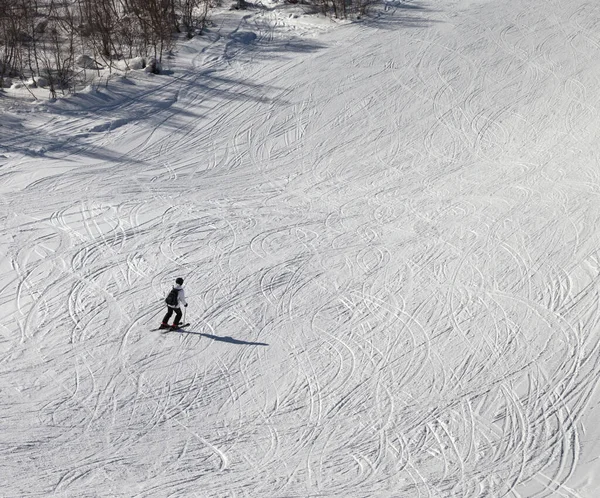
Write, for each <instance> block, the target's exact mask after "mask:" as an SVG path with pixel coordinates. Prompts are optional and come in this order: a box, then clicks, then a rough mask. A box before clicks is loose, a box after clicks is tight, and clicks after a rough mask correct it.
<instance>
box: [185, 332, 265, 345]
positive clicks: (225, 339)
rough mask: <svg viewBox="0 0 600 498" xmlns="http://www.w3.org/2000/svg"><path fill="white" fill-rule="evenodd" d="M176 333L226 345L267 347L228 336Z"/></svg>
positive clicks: (263, 343)
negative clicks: (200, 337)
mask: <svg viewBox="0 0 600 498" xmlns="http://www.w3.org/2000/svg"><path fill="white" fill-rule="evenodd" d="M176 332H177V333H178V334H190V335H199V336H202V337H207V338H208V339H212V340H213V341H218V342H226V343H228V344H238V345H240V346H268V344H267V343H266V342H251V341H242V340H240V339H234V338H233V337H229V336H225V337H221V336H218V335H212V334H205V333H204V332H194V331H193V330H177V331H176Z"/></svg>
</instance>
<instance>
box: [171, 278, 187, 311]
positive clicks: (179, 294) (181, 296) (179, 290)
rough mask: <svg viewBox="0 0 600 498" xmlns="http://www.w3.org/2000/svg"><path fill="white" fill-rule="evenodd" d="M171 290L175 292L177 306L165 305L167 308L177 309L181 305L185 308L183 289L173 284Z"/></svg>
mask: <svg viewBox="0 0 600 498" xmlns="http://www.w3.org/2000/svg"><path fill="white" fill-rule="evenodd" d="M173 289H175V290H176V291H177V304H176V305H172V304H167V306H168V307H169V308H179V307H180V306H181V305H183V306H187V301H186V300H185V291H184V290H183V287H181V285H179V284H175V286H174V287H173Z"/></svg>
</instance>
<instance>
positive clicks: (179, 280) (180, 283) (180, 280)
mask: <svg viewBox="0 0 600 498" xmlns="http://www.w3.org/2000/svg"><path fill="white" fill-rule="evenodd" d="M175 283H176V284H177V285H183V278H181V277H179V278H178V279H176V280H175Z"/></svg>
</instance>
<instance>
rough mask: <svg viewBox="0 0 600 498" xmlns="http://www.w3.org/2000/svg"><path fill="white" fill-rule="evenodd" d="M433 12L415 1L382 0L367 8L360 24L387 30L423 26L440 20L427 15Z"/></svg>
mask: <svg viewBox="0 0 600 498" xmlns="http://www.w3.org/2000/svg"><path fill="white" fill-rule="evenodd" d="M434 12H437V11H436V10H434V9H431V8H429V7H425V6H423V5H419V4H417V3H407V2H404V1H396V0H392V1H384V2H383V3H382V4H381V5H379V6H377V7H374V8H373V9H371V10H369V12H368V13H367V15H366V16H364V17H362V19H361V24H362V25H363V26H366V27H369V28H375V29H387V30H393V29H398V28H425V27H428V26H431V25H432V24H435V23H438V22H440V21H438V20H435V19H431V18H430V17H429V16H428V14H431V13H434Z"/></svg>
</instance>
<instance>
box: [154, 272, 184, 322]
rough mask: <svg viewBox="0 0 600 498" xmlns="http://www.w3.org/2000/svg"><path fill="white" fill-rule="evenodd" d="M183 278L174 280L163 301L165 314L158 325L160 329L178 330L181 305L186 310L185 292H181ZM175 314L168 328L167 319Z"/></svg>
mask: <svg viewBox="0 0 600 498" xmlns="http://www.w3.org/2000/svg"><path fill="white" fill-rule="evenodd" d="M182 285H183V278H181V277H179V278H177V279H176V280H175V285H174V286H173V289H171V292H169V295H168V296H167V298H166V299H165V302H166V303H167V308H168V310H167V314H166V315H165V317H164V318H163V321H162V323H161V324H160V328H161V329H168V328H170V329H171V330H177V329H178V328H179V321H180V320H181V305H182V304H183V306H185V307H186V308H187V301H186V300H185V291H184V290H183V287H182ZM173 312H175V320H174V321H173V325H171V326H169V319H170V318H171V315H172V314H173Z"/></svg>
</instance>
